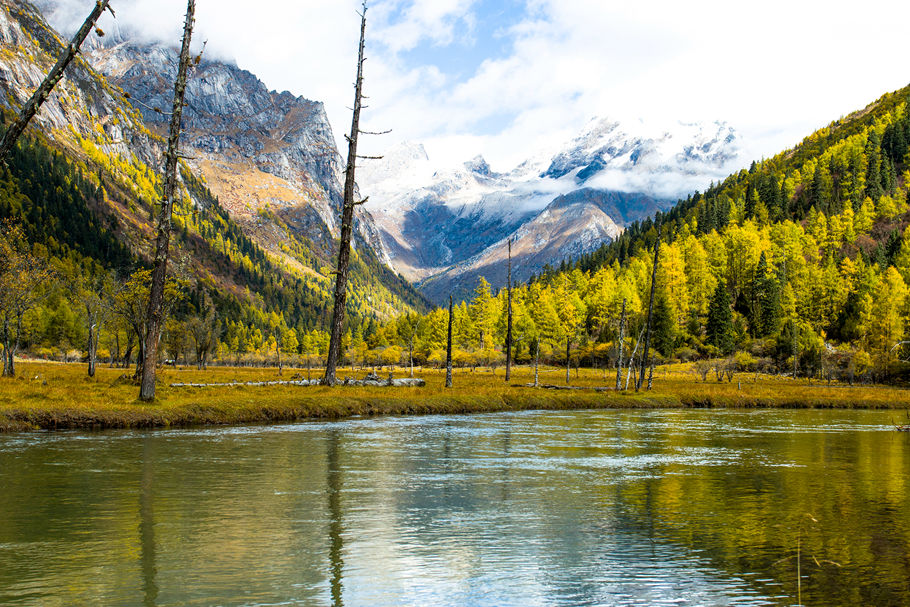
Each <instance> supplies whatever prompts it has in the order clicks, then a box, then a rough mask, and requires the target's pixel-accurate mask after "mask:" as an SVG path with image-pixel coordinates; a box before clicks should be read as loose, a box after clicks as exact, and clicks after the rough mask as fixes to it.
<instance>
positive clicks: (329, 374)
mask: <svg viewBox="0 0 910 607" xmlns="http://www.w3.org/2000/svg"><path fill="white" fill-rule="evenodd" d="M366 28H367V7H366V3H364V4H363V12H362V13H361V14H360V50H359V53H358V56H357V82H356V83H355V85H354V117H353V118H352V120H351V135H350V137H348V138H347V140H348V165H347V168H346V169H345V174H344V202H343V205H342V209H341V240H340V243H339V247H338V270H337V272H336V273H335V274H336V276H335V306H334V309H333V310H332V334H331V337H330V338H329V354H328V356H327V358H326V363H325V377H324V378H323V383H325V385H327V386H333V385H335V373H336V369H337V367H338V354H339V352H340V350H341V334H342V328H343V326H344V314H345V306H346V305H347V298H348V293H347V290H348V265H349V263H350V260H351V234H352V233H353V231H354V207H356V206H357V205H359V204H363V203H364V202H366V200H362V201H360V202H355V201H354V184H355V182H354V171H355V169H356V167H357V137H358V135H360V109H361V107H362V101H363V61H364V57H363V50H364V39H365V36H366Z"/></svg>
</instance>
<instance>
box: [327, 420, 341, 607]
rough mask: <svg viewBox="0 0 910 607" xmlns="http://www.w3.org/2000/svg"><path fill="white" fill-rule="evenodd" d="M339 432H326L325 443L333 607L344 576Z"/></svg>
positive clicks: (335, 606) (337, 604) (337, 606)
mask: <svg viewBox="0 0 910 607" xmlns="http://www.w3.org/2000/svg"><path fill="white" fill-rule="evenodd" d="M340 435H341V433H340V431H339V430H338V428H332V429H330V430H329V431H328V440H327V441H326V446H327V447H328V449H327V455H326V463H327V464H328V466H327V469H328V475H327V476H328V482H327V486H328V494H329V520H330V523H329V562H330V570H331V572H332V605H333V607H342V606H343V605H344V601H343V600H342V594H341V591H342V587H343V584H342V576H343V574H344V557H343V556H342V550H343V549H344V540H343V539H342V536H341V534H342V532H343V531H344V529H343V526H342V524H343V523H342V518H341V516H342V515H341V490H342V487H341V466H340V464H339V461H338V459H339V454H338V449H339V447H338V443H339V441H340Z"/></svg>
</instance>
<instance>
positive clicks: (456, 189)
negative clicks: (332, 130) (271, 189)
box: [358, 120, 742, 302]
mask: <svg viewBox="0 0 910 607" xmlns="http://www.w3.org/2000/svg"><path fill="white" fill-rule="evenodd" d="M633 127H634V128H633ZM741 158H742V156H741V154H740V150H739V147H738V145H737V138H736V133H735V131H734V130H733V129H732V128H731V127H729V126H728V125H726V124H725V123H721V122H716V123H712V124H677V125H673V127H672V128H664V129H656V128H653V127H649V126H647V125H644V124H641V123H636V124H633V125H631V126H626V125H622V124H620V123H618V122H614V121H610V120H594V121H592V122H591V123H590V124H589V125H588V126H587V127H586V128H585V129H584V130H583V131H582V133H581V134H580V135H579V136H578V137H576V138H574V139H573V140H572V141H570V142H568V143H567V144H566V145H565V146H563V148H562V149H561V150H560V151H559V152H557V153H556V154H555V155H553V156H552V157H551V158H548V159H547V158H544V159H541V158H537V159H532V160H528V161H526V162H523V163H522V164H520V165H519V166H518V167H516V168H515V169H513V170H512V171H510V172H508V173H498V172H495V171H493V170H492V169H491V168H490V166H489V164H488V163H487V162H486V161H485V160H484V159H483V158H481V157H477V158H475V159H474V160H471V161H469V162H466V163H464V164H463V165H462V166H458V167H454V168H438V167H436V166H434V164H433V162H432V160H431V159H430V158H429V157H428V156H427V153H426V151H425V149H424V148H423V146H422V145H419V144H415V143H404V144H401V145H399V146H397V147H395V148H393V149H392V150H390V151H388V152H387V153H386V154H385V155H384V158H383V160H382V161H379V162H372V163H370V164H368V165H366V166H365V167H364V168H363V169H361V170H360V171H359V173H358V182H359V184H360V186H361V189H362V191H363V192H364V193H365V194H368V195H369V196H370V204H369V208H370V212H371V213H372V215H373V216H374V217H375V219H376V225H377V227H378V229H379V232H380V236H381V238H382V241H383V248H384V249H385V250H386V251H387V252H388V254H389V256H390V261H391V264H392V267H393V268H395V270H397V271H398V272H400V273H401V274H402V275H404V276H405V277H406V278H408V279H410V280H412V281H417V282H418V283H419V284H420V287H421V290H422V291H423V292H424V294H425V295H427V296H428V297H429V298H430V299H431V300H434V301H437V302H440V301H442V300H443V299H445V298H447V297H448V295H449V294H450V293H455V294H456V295H463V294H465V293H467V292H469V291H470V289H471V288H473V285H474V284H475V283H476V280H477V278H478V277H479V276H484V277H485V278H487V280H489V281H490V282H491V283H492V284H493V285H494V286H502V285H503V284H505V279H506V259H507V254H506V249H507V243H508V240H509V239H512V240H513V273H514V276H515V278H516V279H517V280H524V279H526V278H528V277H529V276H530V275H531V274H534V273H536V272H537V271H539V269H540V268H541V267H542V266H543V265H545V264H547V263H550V264H552V263H559V262H560V261H562V260H563V259H566V258H570V257H575V256H578V255H581V254H584V253H587V252H590V251H593V250H595V249H597V248H598V247H599V246H601V245H602V244H603V243H604V242H609V241H611V240H613V239H614V238H616V237H617V236H618V235H619V234H621V233H622V230H623V227H624V226H626V225H628V224H629V223H631V222H633V221H636V220H638V219H642V218H644V217H647V216H649V215H653V214H654V213H655V212H657V211H659V210H661V209H665V208H668V207H669V206H670V205H672V204H673V203H674V202H675V201H676V200H677V199H678V198H680V197H684V196H686V195H687V194H689V193H691V192H693V191H695V190H697V189H702V188H704V187H706V186H707V185H708V184H709V183H710V182H711V181H712V180H715V179H720V178H722V177H723V176H725V175H728V174H729V173H730V171H731V170H732V169H735V168H738V167H737V166H736V165H737V164H738V163H741Z"/></svg>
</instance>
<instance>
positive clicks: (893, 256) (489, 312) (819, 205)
mask: <svg viewBox="0 0 910 607" xmlns="http://www.w3.org/2000/svg"><path fill="white" fill-rule="evenodd" d="M908 96H910V89H903V90H901V91H898V92H895V93H892V94H888V95H885V96H884V97H882V98H881V99H879V100H878V101H876V102H875V103H873V104H871V105H870V106H868V107H867V108H865V109H864V110H862V111H859V112H856V113H855V114H852V115H850V116H848V117H846V118H844V119H841V120H838V121H836V122H833V123H831V124H830V125H829V126H828V127H826V128H824V129H821V130H820V131H818V132H816V133H813V134H812V135H810V136H809V137H807V138H806V139H805V140H804V141H803V142H802V143H801V144H800V145H798V146H797V147H795V148H794V149H792V150H787V151H785V152H783V153H781V154H778V155H777V156H775V157H773V158H770V159H767V160H763V161H761V162H756V163H754V164H753V165H752V166H751V168H750V169H749V170H748V171H745V170H744V171H741V172H739V173H736V174H733V175H731V176H730V177H728V178H727V179H726V180H725V181H724V182H723V183H719V184H716V185H714V186H712V187H710V188H709V189H708V190H707V191H706V192H705V193H703V194H701V193H699V194H695V195H693V196H691V197H689V198H688V199H686V200H684V201H680V203H679V204H678V205H677V206H676V207H675V208H674V209H672V210H671V211H669V212H667V213H664V214H658V216H657V217H656V218H655V219H654V220H648V221H644V222H639V223H636V224H634V225H632V226H631V227H630V228H629V229H628V230H627V231H626V232H625V233H624V234H623V235H622V236H621V237H620V238H618V239H617V240H616V241H614V242H613V243H610V244H609V245H606V246H604V247H602V248H601V249H600V250H598V251H596V252H594V253H592V254H591V255H588V256H585V257H583V258H581V259H578V260H576V261H575V262H572V263H569V264H564V266H563V268H562V269H561V270H558V271H549V272H545V273H544V274H543V275H541V276H539V277H537V278H536V279H533V280H532V281H531V282H530V284H528V285H521V286H519V287H517V288H516V289H514V291H513V310H514V324H515V340H516V348H517V356H518V359H519V360H528V359H529V356H530V351H531V344H533V343H534V342H535V340H536V339H537V338H540V339H541V341H542V349H543V351H544V354H545V355H548V356H549V358H550V359H551V360H553V361H557V362H560V363H564V362H565V351H566V342H569V343H571V344H572V346H571V349H572V352H573V354H572V356H573V358H574V359H575V362H579V361H580V362H582V363H583V364H596V365H607V364H608V363H610V364H615V360H616V356H617V348H616V346H617V336H618V329H619V321H620V316H621V310H622V307H623V302H624V301H625V302H626V304H627V310H628V314H629V319H630V324H629V327H628V329H627V331H626V336H627V341H626V344H625V348H626V350H625V351H626V356H627V357H628V353H630V352H632V351H637V352H638V355H640V354H641V350H642V349H643V348H640V347H639V348H637V350H636V347H637V345H638V342H639V340H640V339H641V338H642V337H643V327H644V324H645V319H646V316H647V309H648V302H649V294H650V287H651V270H652V267H653V257H654V245H655V242H656V240H657V234H658V231H657V224H658V223H659V224H660V225H661V226H662V227H661V243H662V244H661V247H660V256H659V266H658V269H657V283H656V297H655V305H654V321H653V337H652V345H653V347H654V348H656V350H657V352H658V355H659V356H660V357H661V358H662V359H670V358H676V359H682V360H695V359H714V360H715V363H714V364H713V366H708V365H700V367H699V368H701V369H703V373H705V374H706V373H708V371H709V370H711V369H712V368H718V369H720V368H721V367H723V366H728V367H731V368H732V367H736V368H739V369H749V370H757V369H762V370H776V371H780V372H791V373H792V372H794V371H795V372H796V373H797V374H808V375H820V374H822V375H825V376H828V377H842V378H845V379H851V380H852V379H853V378H855V377H858V376H862V377H871V376H875V377H878V378H884V377H894V376H895V375H896V374H899V373H902V372H903V371H904V369H905V368H906V365H904V364H903V363H902V362H901V358H903V357H904V350H905V347H904V346H903V345H902V341H903V340H904V339H905V331H906V324H907V319H908V303H910V300H908V283H910V230H907V229H906V228H907V223H908V222H907V208H908V207H907V189H908V186H910V172H908V171H907V169H908V160H910V159H908V146H910V115H908V112H907V100H908ZM505 302H506V293H505V291H504V290H503V291H502V292H500V293H499V294H498V296H494V295H492V294H491V293H490V291H489V288H488V285H486V283H485V282H481V284H480V285H479V286H478V288H477V291H476V296H475V298H474V299H473V301H472V302H470V303H469V304H464V305H462V306H459V307H456V310H455V335H456V342H457V344H458V350H459V352H458V357H460V358H461V359H462V360H464V361H468V362H480V363H483V362H487V361H489V360H493V361H496V360H501V359H502V354H501V353H500V350H502V349H503V348H501V345H502V344H503V343H504V341H505V324H506V323H505V312H504V311H505V309H506V303H505ZM446 321H447V312H444V311H441V310H439V311H436V312H433V313H431V314H430V315H428V316H426V317H422V318H417V317H414V318H412V319H411V320H410V321H402V322H401V323H399V326H398V327H391V326H390V327H388V329H387V337H386V341H388V342H389V343H398V344H399V345H401V346H404V345H405V344H407V343H409V342H410V341H411V340H410V332H411V329H409V328H407V326H408V325H410V326H414V327H416V329H417V334H418V337H417V339H416V344H417V345H416V346H415V350H416V352H418V353H419V354H420V356H421V357H423V356H427V357H428V358H430V359H431V360H439V357H440V352H441V349H442V348H443V347H444V339H445V323H446ZM402 325H405V328H404V332H403V333H402V328H401V327H402ZM718 359H723V361H724V362H723V364H721V363H719V362H717V360H718ZM697 366H699V365H697Z"/></svg>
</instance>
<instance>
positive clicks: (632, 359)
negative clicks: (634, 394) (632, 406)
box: [624, 327, 645, 390]
mask: <svg viewBox="0 0 910 607" xmlns="http://www.w3.org/2000/svg"><path fill="white" fill-rule="evenodd" d="M644 332H645V328H644V327H642V328H641V332H640V333H639V334H638V339H637V340H636V341H635V348H633V349H632V356H631V357H629V370H628V372H627V373H626V387H625V388H624V389H625V390H628V389H629V378H630V377H632V369H633V367H635V355H636V354H638V346H639V345H641V338H642V337H643V336H644ZM635 385H636V386H637V385H638V379H637V378H636V380H635Z"/></svg>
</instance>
